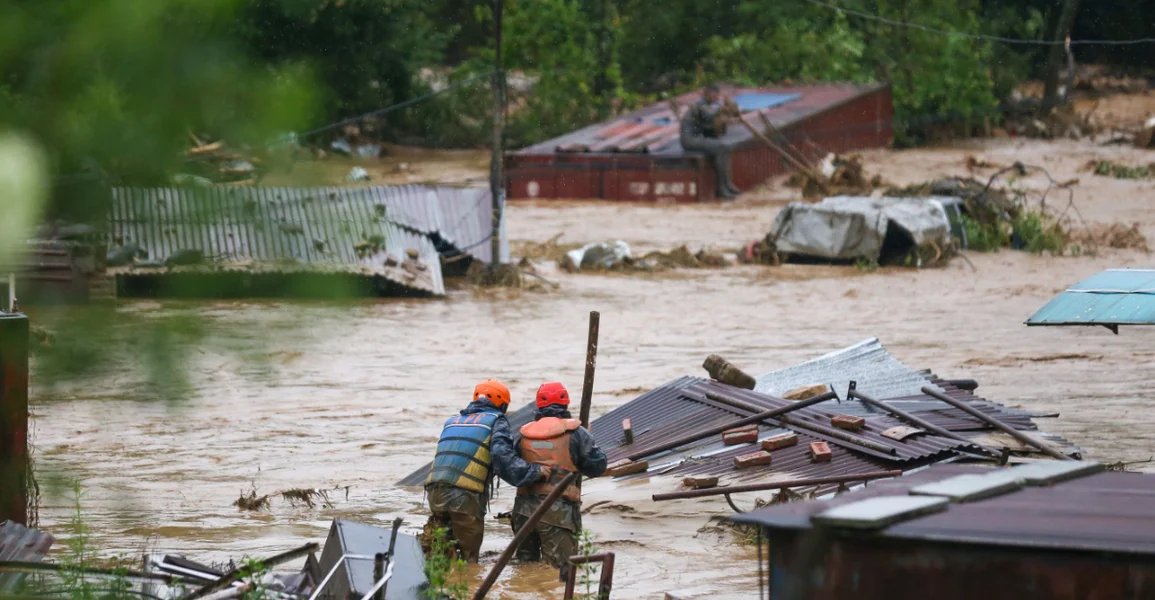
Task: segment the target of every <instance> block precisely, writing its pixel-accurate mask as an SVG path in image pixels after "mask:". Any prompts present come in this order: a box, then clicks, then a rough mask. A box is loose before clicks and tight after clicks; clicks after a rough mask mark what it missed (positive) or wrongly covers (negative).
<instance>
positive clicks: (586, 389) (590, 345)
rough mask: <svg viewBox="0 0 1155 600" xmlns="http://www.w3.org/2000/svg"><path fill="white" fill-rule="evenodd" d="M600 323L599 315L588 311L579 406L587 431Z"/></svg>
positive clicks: (596, 361)
mask: <svg viewBox="0 0 1155 600" xmlns="http://www.w3.org/2000/svg"><path fill="white" fill-rule="evenodd" d="M600 322H601V314H600V313H599V312H598V311H596V310H591V311H590V332H589V338H588V339H587V341H586V377H585V382H584V383H583V384H582V406H581V422H582V427H585V428H586V429H589V427H590V404H591V403H592V402H593V397H594V369H595V368H596V367H597V363H598V325H599V324H600Z"/></svg>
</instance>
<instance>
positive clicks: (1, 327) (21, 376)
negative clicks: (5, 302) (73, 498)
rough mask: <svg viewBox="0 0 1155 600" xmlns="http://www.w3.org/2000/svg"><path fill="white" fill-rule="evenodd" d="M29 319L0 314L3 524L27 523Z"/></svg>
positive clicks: (0, 497) (0, 496) (0, 517)
mask: <svg viewBox="0 0 1155 600" xmlns="http://www.w3.org/2000/svg"><path fill="white" fill-rule="evenodd" d="M28 340H29V338H28V317H26V316H24V315H22V314H16V313H4V312H0V521H6V520H11V521H15V522H17V523H21V524H24V525H29V523H28V478H29V475H30V473H29V472H28V468H29V466H28Z"/></svg>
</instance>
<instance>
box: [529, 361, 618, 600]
mask: <svg viewBox="0 0 1155 600" xmlns="http://www.w3.org/2000/svg"><path fill="white" fill-rule="evenodd" d="M535 402H536V404H537V411H536V412H535V413H534V419H535V420H534V422H533V423H530V424H528V425H526V426H525V427H522V428H521V439H520V440H519V441H518V443H517V451H518V452H519V453H520V454H521V456H522V458H524V459H525V460H527V461H529V462H531V463H533V464H537V465H542V466H543V467H545V468H546V469H547V472H549V473H550V477H549V479H548V480H546V481H543V482H541V483H534V484H530V485H524V486H521V487H519V488H517V499H516V500H514V503H513V515H512V522H513V532H514V534H515V535H516V534H517V532H518V531H520V530H521V528H522V527H524V526H525V523H526V522H527V521H528V520H529V517H530V516H532V515H533V513H534V512H535V511H536V510H537V509H538V507H539V506H541V503H542V501H543V500H544V499H545V497H546V496H548V495H549V493H550V492H551V491H552V490H553V488H554V486H555V485H556V484H557V483H558V482H559V481H561V480H562V479H564V478H565V476H566V475H567V474H569V473H572V472H575V471H576V472H580V473H581V474H582V475H584V476H586V477H598V476H600V475H602V474H603V473H605V472H606V455H605V453H604V452H602V450H601V448H598V446H597V444H596V443H595V442H594V438H593V436H592V435H591V434H590V432H589V431H588V430H586V428H585V427H582V426H581V421H578V420H577V419H574V418H572V417H571V415H570V413H569V392H567V391H566V389H565V386H563V385H562V384H561V383H559V382H557V381H550V382H547V383H543V384H542V385H541V387H540V388H538V390H537V397H536V398H535ZM581 529H582V513H581V488H579V487H578V486H577V485H576V483H575V484H574V485H571V486H570V487H568V488H566V490H565V492H563V493H562V496H561V498H559V499H558V501H557V502H555V503H554V505H553V506H552V507H550V508H549V509H547V510H546V513H545V515H544V516H543V517H542V519H541V521H540V522H538V524H537V526H536V527H534V532H533V533H532V534H530V536H529V537H528V538H526V540H525V542H523V543H522V544H521V547H519V548H518V550H517V557H518V558H519V559H521V560H529V561H537V560H542V559H543V558H544V559H545V560H546V561H547V562H549V563H550V564H551V565H553V566H554V567H556V568H558V569H560V571H561V580H562V581H565V580H566V577H567V576H568V574H569V568H570V567H569V560H568V559H569V557H571V556H574V555H576V554H577V550H578V534H579V533H581Z"/></svg>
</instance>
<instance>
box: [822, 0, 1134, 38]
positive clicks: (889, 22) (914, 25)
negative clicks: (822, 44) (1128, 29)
mask: <svg viewBox="0 0 1155 600" xmlns="http://www.w3.org/2000/svg"><path fill="white" fill-rule="evenodd" d="M806 2H809V3H811V4H815V5H817V6H824V7H826V8H829V9H833V10H836V11H838V12H840V13H845V14H848V15H852V16H855V17H859V18H861V19H867V20H870V21H878V22H879V23H885V24H887V25H894V26H896V27H908V28H911V29H918V30H920V31H926V32H928V33H942V34H946V35H954V36H959V37H965V38H969V39H972V40H985V41H989V42H1000V43H1003V44H1022V45H1027V46H1063V45H1066V44H1067V43H1068V42H1067V41H1058V40H1026V39H1022V38H1009V37H1003V36H998V35H984V34H981V33H967V32H963V31H954V30H950V29H940V28H937V27H929V26H927V25H922V24H920V23H908V22H905V21H896V20H894V19H888V18H886V17H883V16H881V15H874V14H870V13H865V12H862V11H858V10H854V9H851V8H843V7H841V6H837V5H835V4H830V3H828V2H823V1H822V0H806ZM1069 43H1070V45H1072V46H1127V45H1134V44H1152V43H1155V37H1148V38H1138V39H1133V40H1070V42H1069Z"/></svg>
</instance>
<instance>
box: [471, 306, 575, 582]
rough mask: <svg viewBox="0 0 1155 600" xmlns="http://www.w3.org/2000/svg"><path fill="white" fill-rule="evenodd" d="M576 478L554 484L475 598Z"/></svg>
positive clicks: (493, 578)
mask: <svg viewBox="0 0 1155 600" xmlns="http://www.w3.org/2000/svg"><path fill="white" fill-rule="evenodd" d="M595 314H596V313H595ZM575 479H577V473H570V474H569V475H566V476H565V478H564V479H562V480H561V481H559V482H558V484H557V485H556V486H554V488H553V490H552V491H551V492H550V493H549V495H548V496H546V497H545V500H542V501H541V506H538V507H537V510H535V511H533V514H532V515H530V516H529V519H527V520H526V522H525V524H524V525H522V526H521V529H518V530H517V534H516V535H514V536H513V541H512V542H510V543H509V546H506V548H505V551H503V552H502V553H501V556H499V557H497V564H495V565H493V568H492V569H490V570H489V574H487V575H486V576H485V581H482V582H481V587H479V588H477V591H476V592H474V594H473V600H481V599H482V598H484V597H485V595H486V594H488V593H489V590H490V589H491V588H492V587H493V584H494V583H496V582H497V578H498V577H500V576H501V572H502V571H504V570H505V566H506V565H508V564H509V561H510V560H511V559H512V558H513V553H514V552H517V549H518V548H519V547H520V546H521V543H522V542H524V541H525V539H526V538H528V537H529V534H531V533H533V531H534V529H535V528H536V527H537V523H538V521H541V518H542V517H543V516H545V512H546V511H547V510H549V509H550V507H551V506H553V503H554V502H557V499H558V498H561V495H562V494H563V493H565V490H566V488H568V487H569V486H570V485H571V484H573V482H574V480H575Z"/></svg>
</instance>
